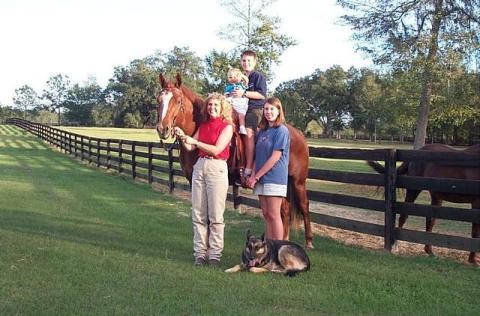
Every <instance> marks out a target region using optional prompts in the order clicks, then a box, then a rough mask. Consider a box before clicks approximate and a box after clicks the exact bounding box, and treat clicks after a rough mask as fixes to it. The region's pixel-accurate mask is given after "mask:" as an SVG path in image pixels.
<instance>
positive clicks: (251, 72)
mask: <svg viewBox="0 0 480 316" xmlns="http://www.w3.org/2000/svg"><path fill="white" fill-rule="evenodd" d="M240 58H241V59H240V62H241V65H242V68H243V72H244V74H245V75H246V76H248V88H247V89H246V90H241V89H237V90H235V91H234V92H233V93H231V95H232V96H236V97H242V96H243V97H246V98H248V110H247V113H246V114H245V127H246V130H247V135H244V136H243V145H244V148H245V160H246V165H245V170H244V171H243V175H242V183H245V182H246V179H247V178H248V176H249V175H250V174H251V173H252V168H253V159H254V151H255V132H256V130H257V126H258V123H260V120H261V119H262V115H263V113H262V109H263V105H264V104H265V100H266V98H267V81H266V79H265V77H264V76H263V75H262V74H261V73H260V72H258V71H256V70H255V67H256V65H257V54H256V53H255V52H254V51H251V50H246V51H244V52H243V53H242V55H241V57H240Z"/></svg>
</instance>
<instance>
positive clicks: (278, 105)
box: [258, 97, 285, 129]
mask: <svg viewBox="0 0 480 316" xmlns="http://www.w3.org/2000/svg"><path fill="white" fill-rule="evenodd" d="M267 103H268V104H271V105H273V106H274V107H276V108H277V109H278V116H277V118H276V119H275V122H274V123H273V127H278V126H280V125H281V124H284V123H285V115H284V114H283V106H282V102H281V101H280V99H279V98H277V97H271V98H268V99H267V101H266V102H265V104H267ZM268 127H269V125H268V121H267V119H266V118H265V114H264V113H262V119H261V120H260V123H258V128H260V129H266V128H268Z"/></svg>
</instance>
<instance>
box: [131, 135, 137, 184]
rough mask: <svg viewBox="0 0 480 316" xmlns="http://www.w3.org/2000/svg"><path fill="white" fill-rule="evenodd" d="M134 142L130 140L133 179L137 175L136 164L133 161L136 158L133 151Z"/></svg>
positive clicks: (134, 148)
mask: <svg viewBox="0 0 480 316" xmlns="http://www.w3.org/2000/svg"><path fill="white" fill-rule="evenodd" d="M136 147H137V146H136V142H135V141H133V142H132V178H133V179H135V178H136V177H137V173H136V172H137V164H136V162H135V160H136V156H137V155H136V153H135V150H136Z"/></svg>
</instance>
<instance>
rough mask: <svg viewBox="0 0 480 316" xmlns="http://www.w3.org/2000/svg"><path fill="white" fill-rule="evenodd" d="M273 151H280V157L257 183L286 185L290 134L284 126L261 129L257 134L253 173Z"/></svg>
mask: <svg viewBox="0 0 480 316" xmlns="http://www.w3.org/2000/svg"><path fill="white" fill-rule="evenodd" d="M274 150H280V151H282V156H281V157H280V159H279V160H278V161H277V162H276V163H275V165H274V166H273V167H272V169H270V170H269V171H268V172H267V173H266V174H265V175H264V176H263V177H261V178H260V180H259V182H260V183H274V184H285V185H286V184H287V183H288V157H289V153H290V134H289V132H288V128H287V127H286V126H285V125H284V124H282V125H280V126H278V127H269V128H267V129H261V130H260V131H259V132H258V134H257V136H256V144H255V172H257V171H258V170H260V168H261V167H262V166H263V165H264V164H265V162H266V161H267V160H268V158H270V156H271V155H272V153H273V151H274Z"/></svg>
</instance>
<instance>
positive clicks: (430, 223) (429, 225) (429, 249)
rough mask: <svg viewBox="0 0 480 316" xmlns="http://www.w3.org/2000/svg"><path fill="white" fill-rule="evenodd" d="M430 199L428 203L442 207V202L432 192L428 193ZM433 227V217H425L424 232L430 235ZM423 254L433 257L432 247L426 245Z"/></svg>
mask: <svg viewBox="0 0 480 316" xmlns="http://www.w3.org/2000/svg"><path fill="white" fill-rule="evenodd" d="M430 197H431V198H432V202H431V203H430V204H431V205H434V206H442V200H441V199H440V197H438V196H437V195H435V194H434V193H432V192H430ZM434 225H435V217H431V216H427V217H426V218H425V231H426V232H428V233H431V232H432V230H433V226H434ZM425 252H426V253H428V254H429V255H433V251H432V245H429V244H426V245H425Z"/></svg>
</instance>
